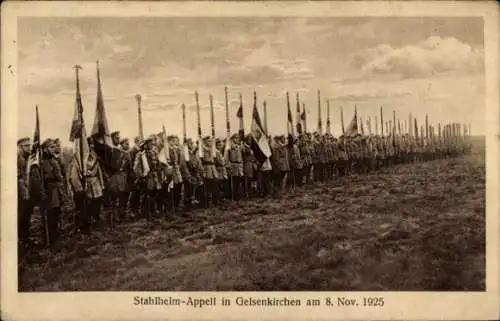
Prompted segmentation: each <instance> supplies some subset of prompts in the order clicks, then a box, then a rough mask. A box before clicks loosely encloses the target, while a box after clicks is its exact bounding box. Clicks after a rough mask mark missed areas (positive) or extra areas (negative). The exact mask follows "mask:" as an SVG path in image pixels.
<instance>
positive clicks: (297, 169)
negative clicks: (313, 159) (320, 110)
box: [288, 135, 303, 186]
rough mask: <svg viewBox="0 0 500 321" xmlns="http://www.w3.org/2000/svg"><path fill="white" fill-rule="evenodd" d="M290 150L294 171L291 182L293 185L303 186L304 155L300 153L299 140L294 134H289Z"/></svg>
mask: <svg viewBox="0 0 500 321" xmlns="http://www.w3.org/2000/svg"><path fill="white" fill-rule="evenodd" d="M288 152H289V155H290V165H291V168H292V173H293V177H291V182H292V184H293V186H302V177H303V176H302V168H303V163H302V157H301V155H300V148H299V146H298V141H297V139H296V138H295V137H294V136H293V135H288Z"/></svg>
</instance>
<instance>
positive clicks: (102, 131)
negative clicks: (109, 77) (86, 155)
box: [91, 61, 113, 146]
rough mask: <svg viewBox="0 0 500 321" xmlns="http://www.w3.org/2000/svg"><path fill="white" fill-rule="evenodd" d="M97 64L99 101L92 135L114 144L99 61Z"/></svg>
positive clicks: (103, 142)
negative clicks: (105, 106) (103, 93)
mask: <svg viewBox="0 0 500 321" xmlns="http://www.w3.org/2000/svg"><path fill="white" fill-rule="evenodd" d="M96 65H97V102H96V111H95V118H94V126H93V127H92V132H91V136H92V137H94V138H96V141H97V142H98V143H101V144H106V145H108V146H113V144H112V142H111V136H110V135H109V127H108V119H107V117H106V110H105V108H104V99H103V97H102V88H101V74H100V70H99V61H97V63H96Z"/></svg>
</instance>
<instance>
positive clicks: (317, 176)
mask: <svg viewBox="0 0 500 321" xmlns="http://www.w3.org/2000/svg"><path fill="white" fill-rule="evenodd" d="M322 174H323V164H321V163H315V164H314V168H313V176H314V182H320V181H321V180H322Z"/></svg>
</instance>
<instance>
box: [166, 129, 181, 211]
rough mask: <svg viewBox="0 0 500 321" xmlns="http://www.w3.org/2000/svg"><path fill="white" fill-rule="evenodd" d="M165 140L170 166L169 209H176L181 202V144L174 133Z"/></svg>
mask: <svg viewBox="0 0 500 321" xmlns="http://www.w3.org/2000/svg"><path fill="white" fill-rule="evenodd" d="M167 142H168V144H169V154H170V157H169V161H170V167H171V169H172V183H173V187H172V191H171V196H170V197H171V199H172V202H170V203H171V208H169V210H178V209H179V207H180V203H181V192H182V184H183V178H182V174H181V159H182V151H181V146H180V145H179V138H178V137H177V136H175V135H171V136H168V137H167Z"/></svg>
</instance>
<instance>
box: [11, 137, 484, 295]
mask: <svg viewBox="0 0 500 321" xmlns="http://www.w3.org/2000/svg"><path fill="white" fill-rule="evenodd" d="M23 270H24V273H23V277H22V281H21V290H23V291H85V290H87V291H120V290H121V291H154V290H161V291H197V290H201V291H205V290H206V291H209V290H241V291H244V290H247V291H254V290H282V291H286V290H296V291H300V290H316V291H320V290H325V291H328V290H332V291H341V290H343V291H349V290H393V291H397V290H408V291H419V290H427V291H434V290H469V291H473V290H476V291H483V290H485V160H484V142H481V141H480V140H478V143H477V144H476V146H475V149H474V153H472V154H471V155H466V156H463V157H460V158H456V159H450V160H437V161H432V162H427V163H418V164H410V165H401V166H397V167H394V168H391V169H389V170H388V169H386V170H384V171H382V172H378V173H373V174H370V175H367V176H353V177H347V178H341V179H338V180H337V181H335V182H331V183H328V184H323V185H315V186H307V187H304V188H301V189H295V190H290V191H288V192H287V193H286V194H285V195H283V197H281V198H280V199H266V200H264V201H263V200H261V199H254V200H246V201H241V202H237V203H228V204H225V205H223V206H221V207H220V208H218V209H209V210H205V211H196V212H192V213H189V214H187V215H186V216H185V217H176V218H171V219H170V220H168V221H165V220H158V221H155V222H153V223H147V222H145V221H139V222H135V223H128V224H125V225H120V226H118V227H117V228H116V229H114V230H109V229H106V228H103V229H102V230H99V231H95V232H94V234H93V235H92V236H91V237H86V238H84V237H83V236H78V235H75V236H71V238H69V237H66V239H64V240H63V241H62V243H61V244H60V246H59V247H58V249H57V250H56V251H52V252H49V251H48V250H41V251H39V252H37V254H36V255H32V257H30V262H29V263H26V264H24V266H23Z"/></svg>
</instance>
